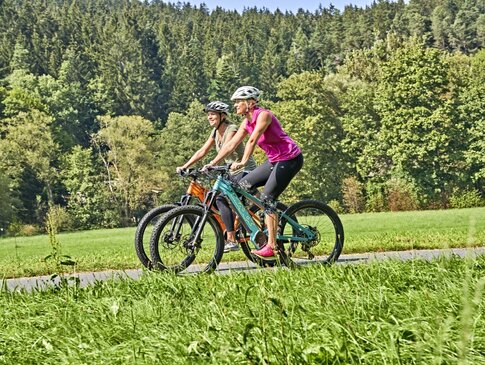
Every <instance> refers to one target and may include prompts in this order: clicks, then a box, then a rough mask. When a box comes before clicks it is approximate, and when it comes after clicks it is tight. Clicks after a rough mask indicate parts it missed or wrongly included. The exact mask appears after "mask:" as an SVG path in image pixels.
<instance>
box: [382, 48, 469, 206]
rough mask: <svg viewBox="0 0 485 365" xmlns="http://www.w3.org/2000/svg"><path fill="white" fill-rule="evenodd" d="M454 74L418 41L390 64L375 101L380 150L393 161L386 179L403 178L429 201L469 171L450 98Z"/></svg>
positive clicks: (396, 54) (461, 129) (460, 126)
mask: <svg viewBox="0 0 485 365" xmlns="http://www.w3.org/2000/svg"><path fill="white" fill-rule="evenodd" d="M448 74H449V73H448V70H447V68H446V64H445V62H444V60H443V58H442V56H441V54H440V53H439V52H438V51H436V50H430V49H426V48H425V47H424V46H423V45H422V44H421V43H419V42H418V41H417V40H412V41H410V42H408V43H406V44H405V45H404V46H403V47H402V48H399V49H398V50H396V52H394V53H393V54H392V55H391V57H390V59H389V61H388V62H386V63H385V64H384V66H383V72H382V77H381V81H380V83H379V90H378V93H377V95H376V100H375V107H376V110H377V111H378V113H379V116H380V117H381V123H382V128H381V129H380V131H379V132H378V133H379V136H378V139H379V142H378V146H377V147H378V149H379V151H380V153H381V155H382V156H383V157H384V156H386V157H388V158H389V159H390V165H389V166H388V167H387V169H386V170H385V171H383V172H381V176H386V175H388V176H389V175H391V174H392V175H400V174H401V175H402V176H405V177H406V178H407V179H412V180H414V182H415V184H416V185H417V186H419V187H420V188H421V189H423V193H424V194H426V195H427V196H428V197H433V196H435V195H436V194H440V193H444V192H445V191H447V190H449V187H448V186H449V185H453V184H458V183H460V181H461V179H462V176H463V169H464V167H465V166H464V164H463V163H462V162H461V161H462V160H463V155H464V152H465V151H464V150H465V148H466V140H465V138H466V134H465V133H464V131H465V126H464V124H463V123H462V122H461V120H460V119H459V118H458V116H457V113H456V106H455V105H454V104H455V101H454V100H450V98H449V91H450V90H449V80H448Z"/></svg>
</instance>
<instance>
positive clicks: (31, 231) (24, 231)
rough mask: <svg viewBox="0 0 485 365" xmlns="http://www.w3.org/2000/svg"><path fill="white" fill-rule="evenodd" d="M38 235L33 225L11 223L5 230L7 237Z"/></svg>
mask: <svg viewBox="0 0 485 365" xmlns="http://www.w3.org/2000/svg"><path fill="white" fill-rule="evenodd" d="M39 233H40V229H39V227H37V226H34V225H33V224H22V223H20V222H17V221H15V222H13V223H11V224H10V225H9V226H8V228H7V236H10V237H16V236H33V235H36V234H39Z"/></svg>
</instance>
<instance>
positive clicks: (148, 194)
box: [93, 116, 160, 224]
mask: <svg viewBox="0 0 485 365" xmlns="http://www.w3.org/2000/svg"><path fill="white" fill-rule="evenodd" d="M99 122H100V124H101V129H100V130H99V132H98V133H97V134H96V135H94V136H93V143H94V145H95V146H96V148H97V150H98V153H99V157H100V158H101V159H102V160H103V162H104V165H105V174H106V175H105V176H106V180H107V181H106V183H107V185H108V189H109V193H110V198H111V199H112V200H113V201H114V202H115V204H116V206H117V207H118V209H119V212H120V215H121V217H122V218H123V221H124V224H128V223H129V222H130V221H131V220H132V218H133V217H134V216H135V215H137V214H138V211H139V210H144V207H145V206H146V205H147V204H148V205H150V204H151V201H152V195H153V192H152V189H154V188H155V187H156V186H157V185H158V182H159V167H158V164H157V161H156V156H157V154H158V152H159V150H160V140H159V138H158V137H157V136H156V135H155V129H154V127H153V125H152V123H150V122H149V121H148V120H146V119H144V118H142V117H139V116H131V117H128V116H127V117H116V118H113V117H109V116H104V117H100V118H99Z"/></svg>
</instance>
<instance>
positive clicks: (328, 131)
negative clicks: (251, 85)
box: [272, 72, 345, 201]
mask: <svg viewBox="0 0 485 365" xmlns="http://www.w3.org/2000/svg"><path fill="white" fill-rule="evenodd" d="M278 97H279V98H281V99H282V101H280V102H277V103H275V104H274V105H273V106H272V111H273V112H274V113H275V115H276V116H277V117H278V119H279V120H280V122H281V124H282V126H283V129H284V130H285V132H286V133H287V134H288V135H289V136H290V137H291V138H292V139H294V140H295V141H296V143H297V144H298V145H299V146H300V148H301V149H302V151H303V156H304V159H305V162H304V166H303V168H302V170H301V171H300V172H299V173H298V174H297V175H296V177H295V178H294V179H293V181H292V183H291V185H290V186H289V188H288V189H287V190H286V191H285V193H284V198H283V199H288V201H295V200H298V199H302V198H315V199H321V200H324V201H326V200H330V199H334V198H337V197H338V196H339V194H340V182H341V179H342V176H343V174H344V172H345V160H344V156H343V154H342V150H341V146H340V140H341V139H342V136H343V130H342V126H341V124H340V120H339V118H338V116H339V105H338V100H337V98H336V96H335V94H334V93H333V92H332V91H331V90H330V89H329V87H328V86H327V84H326V82H325V79H324V77H323V76H322V75H321V74H318V73H310V72H306V73H302V74H299V75H293V76H290V77H289V78H288V79H287V80H285V81H283V82H282V83H281V84H280V85H279V88H278Z"/></svg>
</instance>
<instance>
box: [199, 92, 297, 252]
mask: <svg viewBox="0 0 485 365" xmlns="http://www.w3.org/2000/svg"><path fill="white" fill-rule="evenodd" d="M259 95H260V92H259V90H258V89H256V88H255V87H252V86H242V87H240V88H239V89H237V90H236V91H235V92H234V94H233V95H232V97H231V100H233V101H234V107H235V108H236V112H237V114H239V115H243V116H245V117H246V118H245V119H244V121H243V122H242V124H241V126H240V127H239V129H238V131H237V133H236V135H235V136H234V137H233V138H232V139H231V141H230V142H228V143H226V144H225V145H224V147H223V148H222V149H221V150H220V151H219V153H218V154H217V156H216V157H215V158H214V159H213V160H212V161H211V162H210V163H209V165H207V166H210V165H217V164H218V163H219V162H220V161H222V160H223V159H224V157H225V156H227V155H228V154H230V153H231V152H232V151H234V149H235V148H236V147H237V146H238V145H239V144H240V143H241V142H242V141H243V139H244V137H245V136H246V135H249V141H248V142H247V144H246V148H245V149H244V154H243V157H242V159H241V161H240V162H234V163H233V164H232V165H231V169H234V170H236V169H240V168H241V167H243V166H245V165H246V164H247V163H248V161H249V158H250V157H251V156H252V154H253V152H254V148H255V147H256V145H258V146H259V147H260V148H261V149H262V150H263V151H264V152H265V153H266V156H267V157H268V161H266V162H265V163H264V164H262V165H260V166H259V167H257V168H256V169H254V170H253V171H251V172H250V173H249V174H247V175H246V176H245V177H244V178H243V179H241V181H240V184H241V185H242V186H245V187H246V188H248V189H253V188H257V187H259V186H263V185H264V188H263V192H262V194H261V198H262V199H263V201H265V202H266V203H268V206H269V207H271V206H272V202H273V201H274V200H276V199H277V198H278V197H279V196H280V194H281V193H282V192H283V191H284V190H285V189H286V187H287V186H288V184H289V183H290V181H291V179H293V177H294V176H295V175H296V173H297V172H298V171H300V169H301V167H302V166H303V155H302V153H301V150H300V148H299V147H298V145H297V144H296V143H295V142H294V141H293V140H292V139H291V138H290V137H288V135H287V134H286V133H285V132H284V131H283V129H282V128H281V124H280V122H279V121H278V119H277V118H276V117H275V116H274V115H273V113H271V112H270V111H269V110H266V109H263V108H261V107H259V106H258V100H259ZM265 213H266V217H265V223H266V226H267V227H268V243H267V245H265V246H264V247H263V248H261V249H259V250H253V251H252V252H253V253H254V254H255V255H257V256H259V257H262V258H272V257H273V256H274V255H275V252H274V250H275V248H276V230H277V227H278V215H277V214H276V213H275V212H274V211H273V210H272V209H271V208H269V209H267V210H266V211H265Z"/></svg>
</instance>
